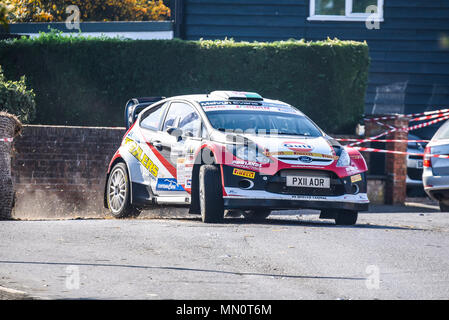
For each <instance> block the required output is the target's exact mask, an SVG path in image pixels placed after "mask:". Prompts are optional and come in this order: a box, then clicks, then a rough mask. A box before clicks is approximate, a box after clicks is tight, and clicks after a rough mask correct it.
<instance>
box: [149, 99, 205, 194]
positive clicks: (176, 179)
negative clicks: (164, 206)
mask: <svg viewBox="0 0 449 320" xmlns="http://www.w3.org/2000/svg"><path fill="white" fill-rule="evenodd" d="M200 134H201V119H200V116H199V114H198V112H197V111H196V110H195V108H194V107H193V106H192V105H190V104H189V103H187V102H184V101H173V102H171V104H170V107H169V109H168V111H167V113H166V116H165V119H164V122H163V125H162V127H161V130H160V132H159V136H158V138H155V139H153V142H152V143H153V145H155V146H157V147H158V150H159V152H160V154H161V156H162V157H163V158H164V159H165V167H166V168H167V170H165V171H163V172H162V173H161V176H160V177H159V178H158V180H157V185H156V188H155V193H156V195H159V196H181V195H187V193H186V192H187V191H188V190H189V189H190V181H191V171H192V168H193V161H192V163H191V164H190V163H187V162H188V161H187V158H186V155H187V153H188V152H190V151H191V150H196V149H195V148H197V147H199V145H200V144H201V136H200ZM189 159H190V158H189ZM164 174H165V175H164Z"/></svg>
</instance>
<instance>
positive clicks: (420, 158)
mask: <svg viewBox="0 0 449 320" xmlns="http://www.w3.org/2000/svg"><path fill="white" fill-rule="evenodd" d="M409 159H413V160H422V159H423V157H422V156H415V155H409Z"/></svg>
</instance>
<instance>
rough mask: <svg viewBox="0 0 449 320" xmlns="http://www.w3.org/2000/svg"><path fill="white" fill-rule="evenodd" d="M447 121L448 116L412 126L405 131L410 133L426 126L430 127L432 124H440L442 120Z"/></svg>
mask: <svg viewBox="0 0 449 320" xmlns="http://www.w3.org/2000/svg"><path fill="white" fill-rule="evenodd" d="M447 119H449V115H447V116H444V117H441V118H438V119H435V120H432V121H429V122H426V123H420V124H417V125H414V126H412V127H409V128H408V129H407V131H412V130H416V129H421V128H424V127H428V126H431V125H432V124H435V123H437V122H440V121H443V120H447Z"/></svg>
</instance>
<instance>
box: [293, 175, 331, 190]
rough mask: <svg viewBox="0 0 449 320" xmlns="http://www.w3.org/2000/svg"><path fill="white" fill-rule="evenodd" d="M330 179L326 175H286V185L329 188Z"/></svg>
mask: <svg viewBox="0 0 449 320" xmlns="http://www.w3.org/2000/svg"><path fill="white" fill-rule="evenodd" d="M330 185H331V179H330V178H326V177H305V176H287V187H302V188H330Z"/></svg>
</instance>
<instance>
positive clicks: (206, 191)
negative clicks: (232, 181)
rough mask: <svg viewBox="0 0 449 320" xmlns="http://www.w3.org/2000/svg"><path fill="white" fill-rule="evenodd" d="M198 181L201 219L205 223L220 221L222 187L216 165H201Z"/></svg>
mask: <svg viewBox="0 0 449 320" xmlns="http://www.w3.org/2000/svg"><path fill="white" fill-rule="evenodd" d="M199 182H200V186H199V189H200V190H199V191H200V192H199V194H200V209H201V219H202V220H203V222H205V223H218V222H222V221H223V217H224V206H223V189H222V185H221V175H220V170H219V169H218V167H216V166H214V165H203V166H201V168H200V174H199Z"/></svg>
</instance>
